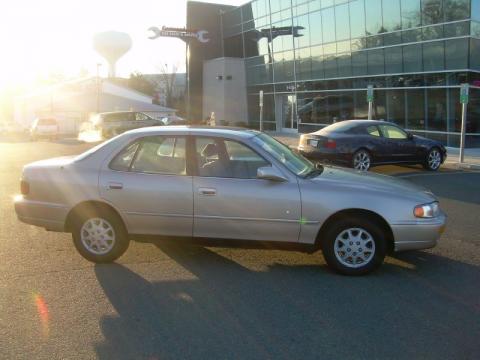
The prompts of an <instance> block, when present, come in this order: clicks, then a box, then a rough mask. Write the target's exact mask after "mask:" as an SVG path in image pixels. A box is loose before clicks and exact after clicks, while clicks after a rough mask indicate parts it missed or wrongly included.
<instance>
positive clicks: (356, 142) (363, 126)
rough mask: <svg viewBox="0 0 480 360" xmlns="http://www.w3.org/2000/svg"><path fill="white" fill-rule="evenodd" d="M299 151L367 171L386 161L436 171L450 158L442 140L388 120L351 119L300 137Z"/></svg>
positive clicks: (312, 157)
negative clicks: (428, 136) (426, 136)
mask: <svg viewBox="0 0 480 360" xmlns="http://www.w3.org/2000/svg"><path fill="white" fill-rule="evenodd" d="M298 150H299V152H300V153H301V154H302V155H304V156H305V157H307V158H309V159H315V160H328V161H332V162H334V163H338V164H343V165H347V166H350V167H353V168H354V169H357V170H363V171H367V170H368V169H369V168H370V167H371V166H375V165H384V164H421V165H423V167H424V168H425V169H427V170H431V171H436V170H438V169H439V168H440V165H441V164H442V163H443V162H444V161H445V159H446V158H447V150H446V149H445V146H443V145H442V143H440V142H439V141H436V140H432V139H426V138H424V137H421V136H417V135H413V134H410V133H408V132H407V131H405V130H403V129H402V128H400V127H399V126H397V125H395V124H392V123H390V122H385V121H376V120H347V121H342V122H338V123H335V124H332V125H329V126H327V127H325V128H323V129H321V130H319V131H316V132H314V133H311V134H305V135H302V136H301V137H300V141H299V145H298Z"/></svg>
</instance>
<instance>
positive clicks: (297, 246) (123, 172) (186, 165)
mask: <svg viewBox="0 0 480 360" xmlns="http://www.w3.org/2000/svg"><path fill="white" fill-rule="evenodd" d="M21 192H22V195H21V196H18V197H16V200H15V210H16V213H17V215H18V218H19V219H20V220H21V221H23V222H25V223H27V224H32V225H36V226H41V227H44V228H46V229H47V230H50V231H61V232H71V233H72V236H73V241H74V244H75V246H76V248H77V249H78V251H79V252H80V254H81V255H83V256H84V257H85V258H86V259H88V260H90V261H94V262H111V261H114V260H116V259H117V258H118V257H120V256H121V255H122V254H123V253H124V252H125V251H126V250H127V248H128V244H129V241H130V239H137V238H139V237H141V238H145V237H148V238H149V237H152V238H157V237H160V236H163V237H168V238H169V239H171V240H172V241H191V240H192V239H193V240H194V242H197V243H201V244H208V245H221V246H240V245H241V246H248V247H261V246H265V245H268V247H269V248H272V247H275V248H282V249H294V250H303V251H308V252H313V251H316V250H318V249H321V250H322V251H323V254H324V257H325V259H326V261H327V263H328V264H329V265H330V266H331V267H332V268H333V269H335V270H337V271H339V272H341V273H343V274H349V275H357V274H365V273H368V272H370V271H372V270H373V269H375V268H377V267H378V266H379V265H380V264H382V262H383V259H384V257H385V255H386V253H387V251H389V250H392V251H402V250H411V249H426V248H431V247H433V246H435V244H436V242H437V240H438V238H439V237H440V235H441V233H442V232H443V230H444V227H445V220H446V216H445V214H444V213H443V212H442V211H441V210H440V208H439V205H438V201H437V199H436V198H435V196H434V195H433V194H432V193H431V192H429V191H427V190H425V189H423V188H419V187H415V186H413V185H412V184H410V183H407V182H404V181H401V180H398V179H395V178H392V177H388V176H382V175H374V174H368V173H364V172H357V171H354V170H347V169H340V168H335V167H318V166H315V165H313V164H312V163H310V162H309V161H308V160H306V159H304V158H303V157H301V156H300V155H297V154H296V153H294V152H292V151H291V150H290V149H289V148H288V147H286V146H284V145H283V144H281V143H279V142H278V141H276V140H275V139H273V138H272V137H270V136H268V135H266V134H264V133H261V132H258V131H252V130H240V129H228V128H202V127H162V128H159V127H155V128H143V129H137V130H132V131H129V132H127V133H124V134H122V135H120V136H117V137H115V138H113V139H110V140H109V141H107V142H105V143H103V144H100V145H99V146H97V147H95V148H92V149H91V150H89V151H87V152H85V153H83V154H81V155H79V156H74V157H62V158H55V159H50V160H44V161H39V162H35V163H32V164H29V165H27V166H25V168H24V170H23V177H22V180H21Z"/></svg>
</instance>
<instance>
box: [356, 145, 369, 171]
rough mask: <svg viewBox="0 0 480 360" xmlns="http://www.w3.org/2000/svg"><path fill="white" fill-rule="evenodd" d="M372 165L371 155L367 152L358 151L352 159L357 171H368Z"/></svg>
mask: <svg viewBox="0 0 480 360" xmlns="http://www.w3.org/2000/svg"><path fill="white" fill-rule="evenodd" d="M371 164H372V159H371V157H370V153H369V152H368V151H367V150H363V149H362V150H358V151H357V152H356V153H355V154H353V157H352V166H353V168H354V169H356V170H360V171H368V169H370V165H371Z"/></svg>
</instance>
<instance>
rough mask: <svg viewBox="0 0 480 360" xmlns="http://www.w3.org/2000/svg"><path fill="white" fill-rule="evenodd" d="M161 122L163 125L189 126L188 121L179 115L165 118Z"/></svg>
mask: <svg viewBox="0 0 480 360" xmlns="http://www.w3.org/2000/svg"><path fill="white" fill-rule="evenodd" d="M161 121H162V123H163V125H187V121H186V120H185V119H184V118H181V117H180V116H177V115H171V116H165V117H163V118H162V120H161Z"/></svg>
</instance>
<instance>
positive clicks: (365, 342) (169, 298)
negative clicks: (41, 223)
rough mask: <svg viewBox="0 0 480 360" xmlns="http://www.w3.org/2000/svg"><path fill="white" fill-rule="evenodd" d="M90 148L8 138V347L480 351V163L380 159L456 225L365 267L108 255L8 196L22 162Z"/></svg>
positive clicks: (0, 255)
mask: <svg viewBox="0 0 480 360" xmlns="http://www.w3.org/2000/svg"><path fill="white" fill-rule="evenodd" d="M90 146H91V145H90V144H83V143H79V142H77V141H59V142H36V143H30V142H0V154H1V155H2V161H0V209H1V211H0V215H1V216H0V359H13V358H20V359H57V358H62V359H63V358H82V359H84V358H100V359H177V358H190V359H269V358H272V359H322V358H325V359H339V358H342V359H439V358H441V359H454V358H455V359H478V358H480V342H479V339H480V287H479V284H480V235H479V234H480V188H479V186H480V185H479V184H480V172H473V171H458V170H455V169H453V168H445V169H442V171H440V172H438V173H429V172H425V171H423V170H422V169H421V168H420V167H415V166H412V167H397V166H388V167H381V168H375V169H374V171H377V172H381V173H386V174H390V175H395V176H400V177H403V178H405V179H407V180H409V181H412V182H414V183H416V184H421V185H424V186H426V187H428V188H430V189H431V190H432V191H433V192H434V193H435V194H437V196H438V197H439V198H440V201H441V206H442V208H443V209H444V211H445V212H446V213H447V215H448V225H447V230H446V232H445V234H444V235H443V237H442V239H441V241H440V243H439V245H438V246H437V247H436V248H434V249H432V250H427V251H415V252H409V253H403V254H400V255H397V256H395V257H388V258H387V259H386V264H385V265H384V266H383V267H382V268H381V269H380V270H379V271H377V272H375V273H374V274H372V275H370V276H366V277H356V278H351V277H345V276H340V275H337V274H335V273H333V272H331V271H330V270H329V269H328V268H327V267H326V264H325V262H324V260H323V257H322V255H321V253H316V254H312V255H307V254H302V253H297V252H286V251H267V250H243V249H223V248H203V247H192V246H181V245H176V244H174V243H168V242H163V243H158V244H145V243H135V242H134V243H132V244H131V245H130V248H129V250H128V251H127V253H126V254H125V255H124V256H123V257H122V258H121V259H120V260H119V261H118V262H117V263H116V264H113V265H103V266H100V265H94V264H91V263H89V262H87V261H86V260H84V259H83V258H81V257H80V255H78V254H77V252H76V250H75V249H74V247H73V244H72V241H71V238H70V235H68V234H58V233H49V232H46V231H44V230H43V229H39V228H36V227H32V226H28V225H25V224H22V223H20V222H18V221H17V219H16V217H15V213H14V210H13V206H12V200H13V196H14V195H15V194H17V193H18V192H19V189H18V187H19V178H20V174H21V169H22V166H23V165H24V164H26V163H29V162H31V161H34V160H39V159H43V158H48V157H53V156H60V155H69V154H77V153H80V152H81V151H83V150H85V149H87V148H88V147H90Z"/></svg>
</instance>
